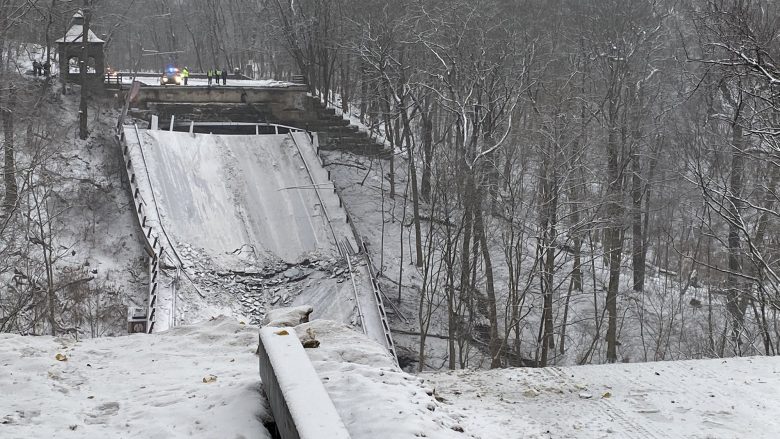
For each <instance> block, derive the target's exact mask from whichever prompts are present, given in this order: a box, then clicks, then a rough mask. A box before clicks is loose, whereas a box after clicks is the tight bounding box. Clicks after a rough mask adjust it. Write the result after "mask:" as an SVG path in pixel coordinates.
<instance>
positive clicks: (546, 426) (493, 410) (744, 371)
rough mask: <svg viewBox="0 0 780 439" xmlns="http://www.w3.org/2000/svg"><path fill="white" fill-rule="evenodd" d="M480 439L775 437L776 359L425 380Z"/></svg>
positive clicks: (779, 384) (778, 424)
mask: <svg viewBox="0 0 780 439" xmlns="http://www.w3.org/2000/svg"><path fill="white" fill-rule="evenodd" d="M422 377H424V378H427V379H429V380H430V381H431V385H432V386H435V388H436V395H437V397H439V398H443V401H444V404H446V405H448V406H450V407H453V408H457V409H459V410H462V411H463V412H465V413H466V418H464V419H462V420H461V422H462V423H463V425H464V427H465V428H467V429H468V430H469V431H479V432H481V434H482V437H485V438H493V437H506V436H505V434H506V433H507V432H512V437H526V438H531V437H533V438H536V437H538V438H603V437H613V438H723V439H725V438H767V439H769V438H777V437H780V421H778V419H777V413H778V410H780V359H778V358H776V357H747V358H729V359H724V360H720V359H713V360H692V361H670V362H655V363H635V364H613V365H601V366H579V367H564V368H557V367H551V368H542V369H530V368H524V369H502V370H493V371H481V372H471V371H458V372H448V373H436V374H423V375H422Z"/></svg>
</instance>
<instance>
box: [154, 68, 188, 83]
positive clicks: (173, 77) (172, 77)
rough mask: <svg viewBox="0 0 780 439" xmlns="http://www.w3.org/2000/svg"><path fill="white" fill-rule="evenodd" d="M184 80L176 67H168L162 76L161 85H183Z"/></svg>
mask: <svg viewBox="0 0 780 439" xmlns="http://www.w3.org/2000/svg"><path fill="white" fill-rule="evenodd" d="M183 83H184V80H183V79H182V77H181V72H180V71H179V69H177V68H176V67H168V68H166V69H165V72H163V74H162V77H161V78H160V85H182V84H183Z"/></svg>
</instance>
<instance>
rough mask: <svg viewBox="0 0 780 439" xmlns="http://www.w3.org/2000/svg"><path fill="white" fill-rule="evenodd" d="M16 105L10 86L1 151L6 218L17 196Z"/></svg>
mask: <svg viewBox="0 0 780 439" xmlns="http://www.w3.org/2000/svg"><path fill="white" fill-rule="evenodd" d="M15 106H16V89H15V88H14V87H13V86H12V87H10V88H9V89H8V100H7V102H6V104H5V105H4V106H3V111H2V112H3V132H4V140H5V141H4V142H3V151H4V153H5V154H4V157H5V161H4V163H3V182H4V183H5V197H4V198H3V214H4V215H5V217H6V218H8V217H10V216H11V214H12V213H13V211H14V209H15V207H16V202H17V201H18V198H19V192H18V187H17V184H16V158H15V156H14V112H13V108H14V107H15Z"/></svg>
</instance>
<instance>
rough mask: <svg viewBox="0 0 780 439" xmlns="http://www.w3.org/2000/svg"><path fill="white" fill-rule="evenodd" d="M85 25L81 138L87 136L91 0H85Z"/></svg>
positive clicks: (80, 110)
mask: <svg viewBox="0 0 780 439" xmlns="http://www.w3.org/2000/svg"><path fill="white" fill-rule="evenodd" d="M82 15H83V16H84V26H83V27H82V28H81V44H82V46H81V56H80V57H79V75H80V76H81V103H80V104H79V138H80V139H81V140H84V139H86V138H87V134H88V132H87V97H88V95H87V60H88V59H89V15H90V10H89V0H84V10H83V11H82Z"/></svg>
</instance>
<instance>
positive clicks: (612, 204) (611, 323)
mask: <svg viewBox="0 0 780 439" xmlns="http://www.w3.org/2000/svg"><path fill="white" fill-rule="evenodd" d="M610 117H611V118H612V119H613V120H612V121H611V123H610V126H609V135H608V140H607V155H608V158H607V161H608V163H607V178H608V179H609V185H608V190H607V220H608V221H609V225H608V226H607V228H606V230H605V236H604V247H605V254H606V256H607V257H608V259H609V284H608V286H607V313H608V318H607V361H609V362H610V363H614V362H616V361H617V295H618V288H619V287H620V262H621V259H622V255H623V239H622V236H621V235H622V234H621V232H622V224H621V222H622V221H621V217H622V214H623V206H622V201H623V198H622V184H621V178H620V166H619V163H618V162H619V151H618V139H617V135H618V132H617V124H616V122H615V119H616V118H617V115H616V114H613V115H612V116H610Z"/></svg>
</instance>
